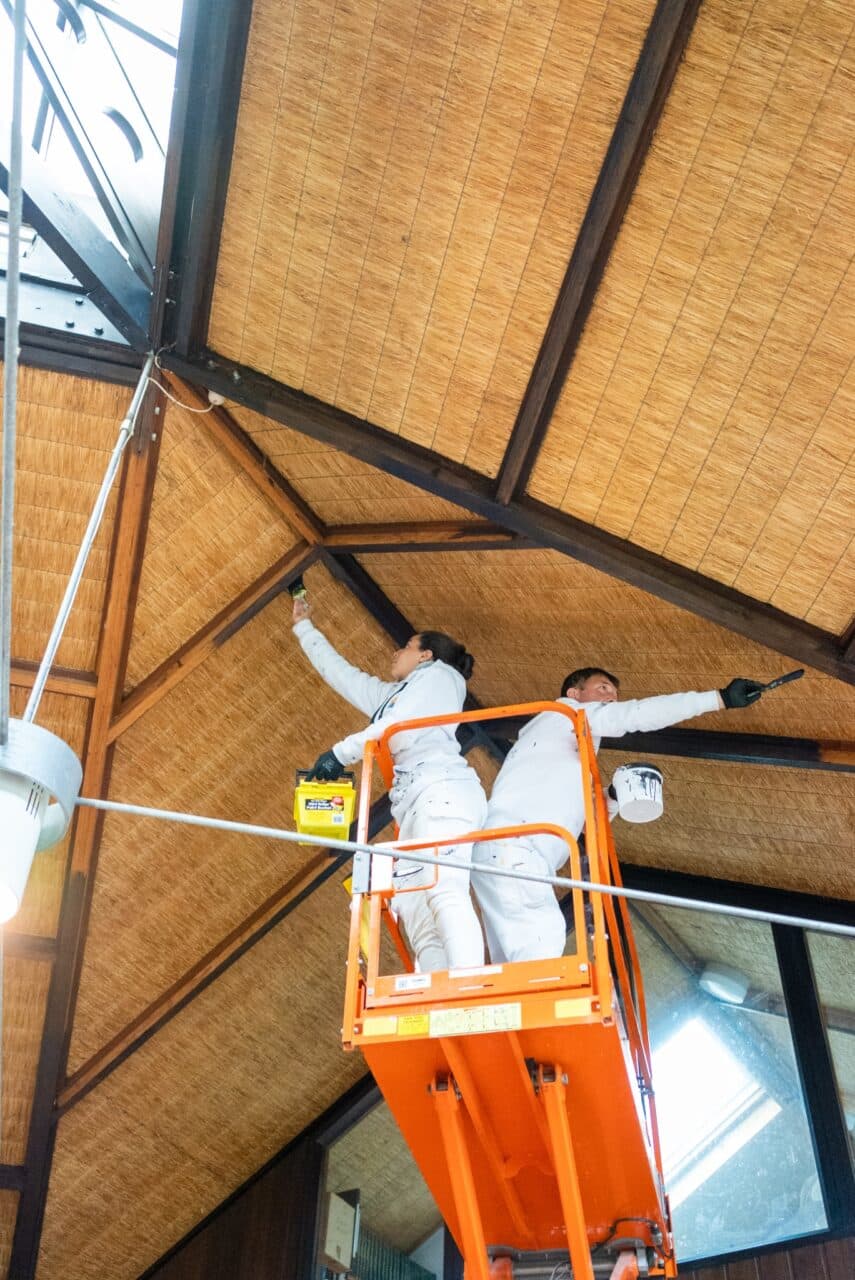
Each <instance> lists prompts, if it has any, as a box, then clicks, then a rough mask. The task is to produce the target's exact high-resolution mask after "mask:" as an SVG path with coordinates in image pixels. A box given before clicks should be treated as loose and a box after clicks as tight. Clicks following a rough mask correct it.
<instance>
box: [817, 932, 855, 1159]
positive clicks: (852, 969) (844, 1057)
mask: <svg viewBox="0 0 855 1280" xmlns="http://www.w3.org/2000/svg"><path fill="white" fill-rule="evenodd" d="M808 946H809V948H810V958H811V963H812V964H813V971H814V977H815V978H816V989H817V993H818V995H819V999H820V1003H821V1005H822V1011H823V1015H824V1017H825V1025H826V1029H827V1031H828V1043H829V1047H830V1049H831V1058H832V1062H833V1064H834V1073H835V1075H836V1076H837V1088H838V1090H839V1091H840V1101H841V1105H842V1107H843V1114H844V1116H845V1118H846V1127H847V1129H848V1130H849V1150H850V1154H851V1155H852V1159H853V1163H855V943H853V942H852V941H851V939H849V938H835V937H834V936H833V935H832V934H828V933H811V934H808Z"/></svg>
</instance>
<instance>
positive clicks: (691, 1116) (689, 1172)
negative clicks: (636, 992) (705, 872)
mask: <svg viewBox="0 0 855 1280" xmlns="http://www.w3.org/2000/svg"><path fill="white" fill-rule="evenodd" d="M633 918H634V931H635V937H636V943H637V946H638V950H639V958H640V962H641V968H642V973H643V976H644V984H645V995H646V999H647V1005H648V1020H649V1025H650V1037H651V1049H652V1055H653V1081H654V1087H655V1097H656V1107H657V1113H658V1117H659V1128H660V1135H661V1141H662V1155H663V1164H664V1172H665V1183H666V1188H667V1190H668V1195H669V1199H670V1203H671V1211H672V1217H673V1222H674V1234H675V1240H676V1249H677V1257H678V1260H679V1261H681V1262H687V1261H690V1260H691V1259H693V1258H700V1257H711V1256H714V1255H716V1254H722V1253H730V1252H732V1251H735V1250H738V1249H750V1248H754V1247H756V1246H759V1245H764V1244H769V1243H772V1242H774V1241H776V1240H784V1239H789V1238H791V1237H794V1236H798V1235H804V1234H808V1233H810V1232H814V1231H821V1230H823V1229H824V1228H825V1226H826V1225H827V1224H826V1218H825V1211H824V1208H823V1204H822V1197H821V1193H820V1187H819V1179H818V1177H817V1171H816V1164H815V1161H814V1155H813V1147H812V1144H811V1138H810V1133H809V1130H808V1125H807V1117H806V1113H805V1106H804V1100H803V1098H802V1093H801V1088H800V1085H799V1080H798V1073H797V1070H796V1062H795V1055H794V1053H793V1047H792V1041H791V1037H790V1030H789V1024H788V1021H787V1017H786V1010H785V1008H784V1001H783V991H782V989H781V982H780V977H779V974H778V966H777V962H776V958H775V950H774V945H773V942H772V936H771V931H770V930H769V928H768V927H767V926H765V925H760V924H756V925H755V924H751V923H746V922H745V921H741V920H740V921H738V920H734V919H732V918H728V917H726V916H712V915H706V914H701V913H699V912H694V911H685V910H675V909H672V908H664V907H649V906H646V905H645V906H643V907H640V908H634V909H633Z"/></svg>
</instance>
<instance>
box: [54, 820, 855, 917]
mask: <svg viewBox="0 0 855 1280" xmlns="http://www.w3.org/2000/svg"><path fill="white" fill-rule="evenodd" d="M77 804H79V805H82V806H83V807H84V808H88V809H102V810H104V812H106V813H129V814H133V815H134V816H135V817H138V818H155V819H157V820H159V821H161V822H178V823H180V824H182V825H184V826H188V827H206V828H210V829H212V830H214V831H233V832H236V833H238V834H242V835H249V836H262V837H264V838H265V839H268V840H281V841H283V842H284V843H286V844H306V843H307V837H306V836H305V834H303V833H302V832H299V831H285V830H284V829H283V828H281V827H263V826H257V825H255V824H254V823H250V822H232V821H230V820H229V819H227V818H210V817H206V816H205V815H203V814H198V813H179V812H176V811H175V810H174V809H153V808H150V807H149V806H147V805H141V804H124V803H122V802H121V801H120V800H98V799H95V798H94V797H93V798H90V797H89V796H79V797H78V799H77ZM526 830H527V832H528V834H530V835H537V833H538V827H537V825H536V824H535V823H532V824H530V825H529V826H527V828H526ZM488 835H489V832H486V831H477V832H472V833H470V834H467V835H459V836H455V838H454V840H453V841H452V842H451V843H453V844H469V843H470V842H472V841H475V840H483V839H484V838H485V837H487V836H488ZM308 843H311V844H312V845H315V846H317V847H318V848H320V849H331V850H334V851H335V852H338V853H345V852H347V853H367V854H377V855H379V856H380V857H382V858H396V859H398V860H399V861H401V862H415V863H426V864H428V865H429V866H437V867H456V868H458V869H459V870H461V871H470V872H472V871H477V872H478V874H479V875H491V876H504V877H505V878H506V879H508V880H526V881H530V882H532V883H533V884H549V885H552V886H553V887H554V888H556V889H582V890H584V891H585V892H586V893H602V894H605V895H606V896H608V897H611V898H626V899H628V900H629V901H630V902H652V903H656V904H657V905H659V906H663V907H685V908H686V909H687V910H689V911H701V912H706V913H708V914H710V915H720V916H736V917H737V918H738V919H740V920H759V921H761V922H762V923H763V924H787V925H792V926H794V927H795V928H799V929H810V930H812V931H813V932H815V933H833V934H839V935H841V936H842V937H845V938H855V927H853V926H851V925H845V924H837V923H835V922H833V921H828V920H811V919H809V918H808V917H805V916H792V915H785V914H784V913H783V912H779V911H759V910H756V909H755V908H754V907H731V906H725V905H723V904H722V903H720V902H705V901H703V900H701V899H696V898H680V897H676V896H674V895H672V894H668V893H651V892H650V891H649V890H647V889H627V888H625V886H623V885H615V884H599V883H596V882H594V881H591V880H572V879H570V877H569V876H539V875H535V874H534V873H530V872H527V871H522V872H521V871H514V870H511V869H510V868H507V867H494V866H491V865H490V864H489V863H485V862H466V861H464V860H463V859H462V858H441V857H434V856H433V855H432V854H428V853H427V852H426V851H425V850H424V849H418V850H417V849H414V848H413V845H414V844H416V843H418V842H417V841H414V840H410V841H405V842H404V843H402V844H397V843H388V844H364V843H362V842H361V841H358V840H334V839H331V838H330V837H325V836H311V838H310V839H309V840H308ZM441 843H442V842H441V841H440V842H438V843H437V844H433V842H431V843H430V844H429V845H428V847H429V848H439V847H441Z"/></svg>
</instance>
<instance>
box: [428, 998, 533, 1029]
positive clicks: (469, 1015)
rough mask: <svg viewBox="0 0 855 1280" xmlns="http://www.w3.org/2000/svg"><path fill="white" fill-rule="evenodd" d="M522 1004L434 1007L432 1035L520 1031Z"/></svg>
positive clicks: (431, 1017) (431, 1024)
mask: <svg viewBox="0 0 855 1280" xmlns="http://www.w3.org/2000/svg"><path fill="white" fill-rule="evenodd" d="M521 1026H522V1005H521V1004H488V1005H483V1006H482V1007H481V1008H480V1009H434V1010H433V1012H432V1013H431V1015H430V1034H431V1035H432V1036H471V1035H478V1034H479V1033H481V1032H486V1031H519V1029H520V1027H521Z"/></svg>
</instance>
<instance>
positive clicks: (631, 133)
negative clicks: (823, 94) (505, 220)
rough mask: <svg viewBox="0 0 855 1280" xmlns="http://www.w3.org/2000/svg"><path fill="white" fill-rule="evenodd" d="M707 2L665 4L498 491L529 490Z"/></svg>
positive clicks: (505, 495) (502, 495)
mask: <svg viewBox="0 0 855 1280" xmlns="http://www.w3.org/2000/svg"><path fill="white" fill-rule="evenodd" d="M700 3H701V0H659V3H658V4H657V6H656V10H655V12H654V14H653V18H652V20H651V23H650V27H649V28H648V31H647V36H646V38H645V41H644V45H643V47H642V50H641V55H640V57H639V59H638V62H637V64H636V67H635V71H634V72H633V76H632V79H631V80H630V83H629V88H628V89H627V93H626V97H625V98H624V102H623V107H622V108H621V112H620V115H619V116H618V118H617V123H616V124H615V128H614V132H613V134H612V138H611V142H610V143H609V147H608V150H607V152H606V157H605V160H604V161H603V166H602V168H601V169H600V173H599V176H598V178H597V183H596V186H595V187H594V190H593V193H592V195H591V199H590V201H589V204H588V208H587V211H586V213H585V217H584V220H583V222H582V226H581V227H580V229H579V234H578V236H577V238H576V243H575V245H574V248H573V254H572V257H571V258H570V265H569V266H568V268H567V274H566V275H565V277H564V280H563V282H562V284H561V288H560V290H559V292H558V298H557V300H556V303H555V307H554V309H553V312H552V316H551V318H550V321H549V325H548V327H547V330H546V333H545V335H544V338H543V342H542V344H541V347H540V351H539V352H538V356H537V359H536V361H535V363H534V367H533V368H532V371H531V376H530V377H529V380H528V386H527V387H526V390H525V394H524V395H523V398H522V402H521V404H520V408H519V412H518V414H517V418H516V422H515V423H514V427H513V430H512V431H511V436H510V440H509V441H508V447H507V449H506V451H505V456H504V459H503V461H502V465H501V467H500V469H499V478H498V481H497V484H496V497H497V498H498V500H499V502H509V501H510V500H511V498H513V497H514V496H516V495H517V494H518V493H519V492H521V491H523V490H524V489H525V486H526V482H527V481H528V477H529V475H530V474H531V469H532V467H533V465H534V461H535V458H536V457H537V452H538V449H539V448H540V445H541V443H542V441H543V437H544V435H545V434H546V429H547V427H548V425H549V420H550V418H551V417H552V413H553V411H554V409H555V405H556V404H557V402H558V397H559V396H560V394H561V389H562V387H563V386H564V381H565V379H566V377H567V373H568V371H569V369H570V365H571V364H572V362H573V357H574V355H575V353H576V349H577V347H578V345H579V341H580V339H581V337H582V330H583V329H584V327H585V321H586V320H587V318H588V314H589V312H590V310H591V306H592V305H593V301H594V298H595V296H596V293H597V289H598V288H599V285H600V281H601V279H602V276H603V272H604V271H605V268H606V263H607V262H608V259H609V254H610V253H611V251H612V246H613V245H614V242H615V240H616V238H617V233H618V231H619V229H620V224H621V222H622V221H623V217H624V214H625V213H626V210H627V207H628V205H629V202H630V199H631V197H632V193H633V191H634V189H635V184H636V182H637V181H638V175H639V174H640V172H641V167H642V165H643V163H644V157H645V156H646V155H647V150H648V147H649V146H650V142H651V139H652V137H653V133H654V130H655V129H656V126H657V124H658V122H659V117H660V115H661V113H662V108H663V106H664V105H665V101H666V99H667V97H668V93H669V91H670V89H671V84H672V82H673V80H674V76H675V74H676V71H677V66H678V64H679V62H680V59H681V57H682V56H683V53H684V51H685V48H686V45H687V43H688V40H689V36H690V35H691V33H692V28H693V27H694V24H695V18H696V17H697V13H698V9H699V8H700Z"/></svg>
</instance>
